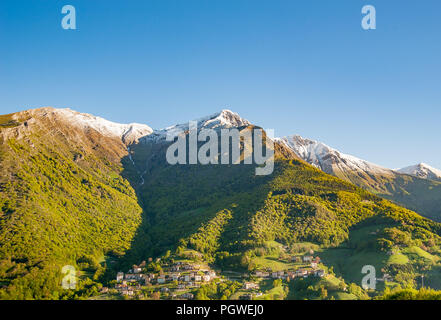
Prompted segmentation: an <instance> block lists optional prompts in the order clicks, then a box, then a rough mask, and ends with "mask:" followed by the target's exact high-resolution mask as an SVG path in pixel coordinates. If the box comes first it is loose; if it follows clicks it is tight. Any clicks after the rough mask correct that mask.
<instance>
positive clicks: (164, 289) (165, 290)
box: [161, 287, 170, 292]
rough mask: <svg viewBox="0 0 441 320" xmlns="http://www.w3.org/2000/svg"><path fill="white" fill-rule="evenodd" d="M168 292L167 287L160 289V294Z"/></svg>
mask: <svg viewBox="0 0 441 320" xmlns="http://www.w3.org/2000/svg"><path fill="white" fill-rule="evenodd" d="M169 291H170V289H169V288H167V287H164V288H161V292H169Z"/></svg>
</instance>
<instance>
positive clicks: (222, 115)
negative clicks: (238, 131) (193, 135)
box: [197, 109, 251, 129]
mask: <svg viewBox="0 0 441 320" xmlns="http://www.w3.org/2000/svg"><path fill="white" fill-rule="evenodd" d="M197 121H198V125H199V126H200V127H204V128H209V129H215V128H219V127H221V128H232V127H242V126H248V125H250V124H251V123H250V122H249V121H248V120H246V119H243V118H242V117H241V116H239V114H237V113H235V112H233V111H231V110H228V109H223V110H221V111H220V112H218V113H215V114H213V115H211V116H208V117H204V118H200V119H198V120H197Z"/></svg>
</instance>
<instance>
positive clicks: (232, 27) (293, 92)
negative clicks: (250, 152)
mask: <svg viewBox="0 0 441 320" xmlns="http://www.w3.org/2000/svg"><path fill="white" fill-rule="evenodd" d="M64 5H72V6H74V7H75V9H76V27H77V29H76V30H64V29H63V28H62V26H61V20H62V18H63V17H64V14H62V13H61V8H62V7H63V6H64ZM364 5H373V6H375V8H376V15H377V16H376V20H377V21H376V22H377V26H376V27H377V28H376V29H375V30H364V29H363V28H362V27H361V20H362V18H363V15H362V12H361V9H362V7H363V6H364ZM440 34H441V1H439V0H421V1H410V0H387V1H384V0H378V1H377V0H363V1H360V0H336V1H328V0H298V1H297V0H287V1H282V0H174V1H172V0H142V1H138V0H127V1H122V0H121V1H110V0H106V1H104V0H93V1H90V0H84V1H76V0H28V1H22V0H0V114H6V113H12V112H16V111H20V110H25V109H30V108H38V107H42V106H53V107H58V108H67V107H68V108H71V109H74V110H77V111H80V112H86V113H91V114H94V115H97V116H101V117H104V118H106V119H108V120H111V121H115V122H121V123H131V122H138V123H145V124H148V125H149V126H151V127H153V128H163V127H167V126H169V125H172V124H175V123H183V122H186V121H188V120H191V119H195V118H199V117H202V116H205V115H210V114H213V113H215V112H217V111H220V110H222V109H225V108H226V109H231V110H233V111H235V112H237V113H239V114H240V115H241V116H242V117H244V118H246V119H248V120H250V121H251V122H253V123H255V124H257V125H260V126H262V127H264V128H268V129H274V130H275V135H276V136H279V137H281V136H286V135H291V134H300V135H302V136H304V137H307V138H311V139H315V140H320V141H323V142H324V143H326V144H328V145H330V146H332V147H334V148H337V149H339V150H340V151H342V152H344V153H347V154H352V155H354V156H357V157H360V158H362V159H366V160H368V161H371V162H374V163H377V164H379V165H383V166H385V167H389V168H399V167H404V166H408V165H412V164H416V163H419V162H425V163H428V164H430V165H432V166H435V167H438V168H441V147H440V145H441V143H440V137H441V125H440V124H441V41H440Z"/></svg>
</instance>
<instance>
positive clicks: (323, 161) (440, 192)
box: [277, 135, 441, 221]
mask: <svg viewBox="0 0 441 320" xmlns="http://www.w3.org/2000/svg"><path fill="white" fill-rule="evenodd" d="M277 141H279V142H280V143H282V144H285V145H286V146H287V147H289V148H290V149H291V150H292V151H293V152H294V153H295V154H296V155H297V156H299V157H300V158H301V159H303V160H304V161H306V162H308V163H309V164H311V165H313V166H315V167H316V168H319V169H320V170H322V171H324V172H326V173H328V174H332V175H334V176H336V177H338V178H341V179H343V180H346V181H349V182H351V183H353V184H355V185H357V186H359V187H362V188H364V189H366V190H368V191H370V192H373V193H375V194H377V195H379V196H381V197H383V198H386V199H389V200H392V201H394V202H396V203H398V204H400V205H402V206H405V207H406V208H408V209H410V210H414V211H416V212H418V213H420V214H422V215H424V216H426V217H428V218H431V219H434V220H437V221H441V184H440V182H439V181H432V180H427V179H425V178H423V177H421V176H417V175H412V176H411V175H409V174H403V173H401V172H397V171H394V170H391V169H387V168H383V167H381V166H378V165H376V164H372V163H370V162H368V161H365V160H362V159H359V158H357V157H354V156H351V155H347V154H344V153H341V152H340V151H338V150H336V149H334V148H331V147H329V146H327V145H326V144H324V143H322V142H319V141H314V140H309V139H305V138H302V137H301V136H298V135H294V136H288V137H284V138H279V139H277ZM435 170H436V169H435ZM427 172H429V171H427ZM434 172H436V171H434Z"/></svg>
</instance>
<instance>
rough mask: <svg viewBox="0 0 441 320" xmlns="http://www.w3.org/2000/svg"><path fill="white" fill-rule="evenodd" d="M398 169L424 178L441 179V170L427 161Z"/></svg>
mask: <svg viewBox="0 0 441 320" xmlns="http://www.w3.org/2000/svg"><path fill="white" fill-rule="evenodd" d="M397 171H398V172H400V173H404V174H410V175H412V176H415V177H418V178H422V179H430V180H436V181H441V170H438V169H435V168H433V167H431V166H429V165H428V164H425V163H420V164H417V165H414V166H409V167H406V168H402V169H398V170H397Z"/></svg>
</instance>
